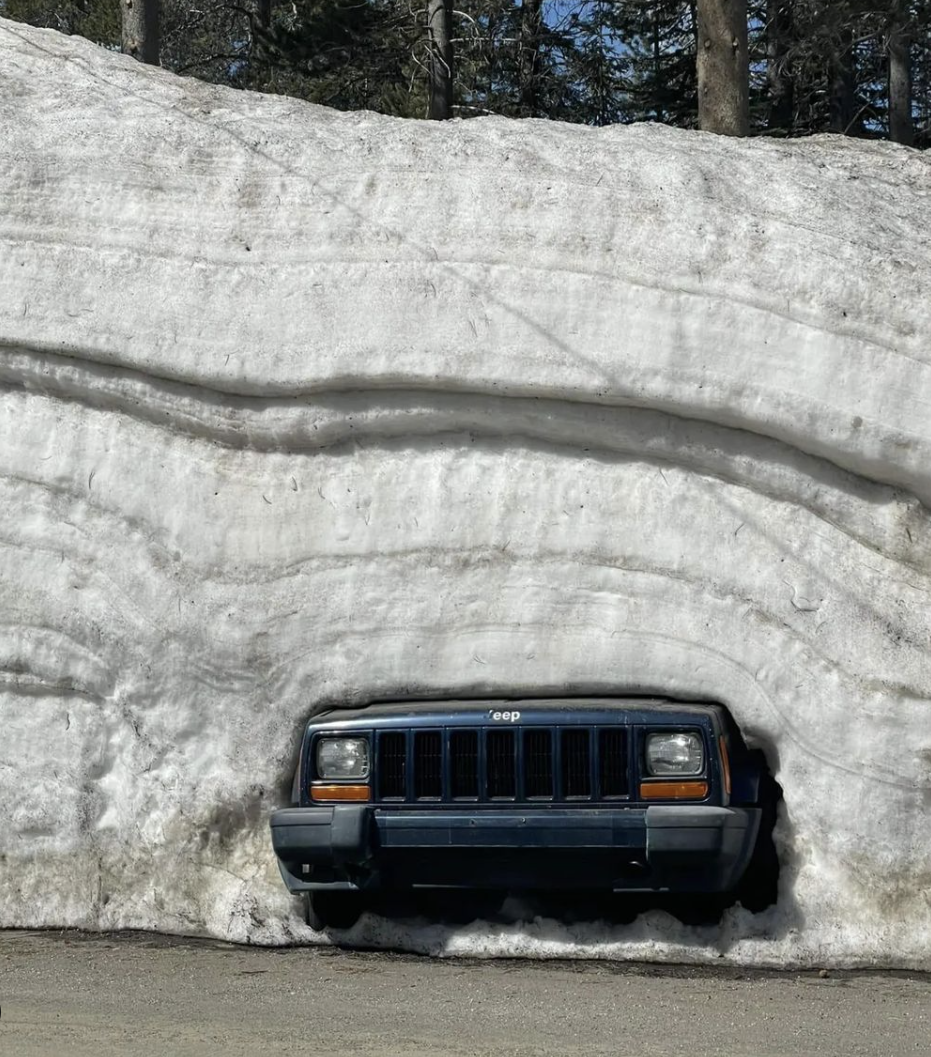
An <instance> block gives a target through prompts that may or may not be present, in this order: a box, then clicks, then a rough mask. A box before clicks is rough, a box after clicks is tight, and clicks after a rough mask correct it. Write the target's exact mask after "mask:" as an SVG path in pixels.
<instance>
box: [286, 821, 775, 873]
mask: <svg viewBox="0 0 931 1057" xmlns="http://www.w3.org/2000/svg"><path fill="white" fill-rule="evenodd" d="M759 820H760V812H759V809H757V808H729V807H728V808H725V807H711V806H704V805H667V804H663V805H655V806H650V807H643V808H634V807H631V808H615V807H592V808H571V809H558V808H543V809H541V808H530V807H528V808H510V809H506V810H500V809H495V810H472V811H465V810H462V809H460V808H453V809H438V810H416V809H404V810H398V809H389V808H380V807H374V806H372V805H368V804H338V805H334V806H332V807H322V806H321V807H302V808H285V809H283V810H280V811H276V812H275V813H274V814H273V815H272V818H271V830H272V844H273V846H274V849H275V853H276V855H277V856H278V860H279V865H280V867H281V874H282V877H283V878H284V880H285V883H286V884H287V886H288V888H289V889H290V890H291V891H292V892H301V891H309V890H313V889H321V888H378V887H387V888H391V887H408V886H411V885H431V884H436V885H443V886H448V885H453V886H459V887H466V888H473V887H485V888H566V887H570V888H579V887H588V888H601V887H609V888H613V889H620V890H629V891H682V892H688V891H700V892H721V891H727V890H729V889H731V888H733V887H734V886H735V885H736V883H737V882H738V881H739V879H740V877H741V875H742V874H743V872H744V870H745V869H746V866H747V863H748V862H749V860H750V856H751V854H752V852H753V846H754V843H755V841H756V836H757V831H758V829H759Z"/></svg>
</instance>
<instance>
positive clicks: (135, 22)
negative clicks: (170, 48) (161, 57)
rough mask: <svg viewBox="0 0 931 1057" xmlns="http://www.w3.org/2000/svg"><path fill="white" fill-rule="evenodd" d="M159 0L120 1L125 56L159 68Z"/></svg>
mask: <svg viewBox="0 0 931 1057" xmlns="http://www.w3.org/2000/svg"><path fill="white" fill-rule="evenodd" d="M158 5H159V0H120V7H121V9H122V17H123V42H122V50H123V53H124V54H125V55H132V56H133V58H135V59H139V60H141V61H142V62H147V63H149V64H150V65H151V66H158V50H159V18H158V14H159V12H158Z"/></svg>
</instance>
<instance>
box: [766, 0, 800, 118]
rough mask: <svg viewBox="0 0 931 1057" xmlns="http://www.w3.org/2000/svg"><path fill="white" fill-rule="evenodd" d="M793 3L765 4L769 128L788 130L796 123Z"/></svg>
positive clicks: (785, 0) (782, 0) (770, 0)
mask: <svg viewBox="0 0 931 1057" xmlns="http://www.w3.org/2000/svg"><path fill="white" fill-rule="evenodd" d="M793 21H794V20H793V18H792V0H767V3H766V80H767V83H768V85H769V119H768V121H767V125H768V127H769V128H770V129H783V130H785V131H786V132H789V131H791V129H792V126H793V124H794V121H795V79H794V77H793V76H792V72H791V70H790V69H789V57H788V53H789V46H790V44H791V41H792V31H793Z"/></svg>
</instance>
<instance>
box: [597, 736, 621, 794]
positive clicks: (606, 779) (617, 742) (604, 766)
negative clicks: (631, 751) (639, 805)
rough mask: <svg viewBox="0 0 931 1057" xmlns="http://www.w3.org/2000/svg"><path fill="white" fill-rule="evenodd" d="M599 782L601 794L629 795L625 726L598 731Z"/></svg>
mask: <svg viewBox="0 0 931 1057" xmlns="http://www.w3.org/2000/svg"><path fill="white" fill-rule="evenodd" d="M598 784H599V792H600V794H601V796H627V793H628V786H627V731H626V730H624V728H623V727H607V728H602V729H601V730H599V731H598Z"/></svg>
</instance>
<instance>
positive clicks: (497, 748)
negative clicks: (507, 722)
mask: <svg viewBox="0 0 931 1057" xmlns="http://www.w3.org/2000/svg"><path fill="white" fill-rule="evenodd" d="M514 746H515V740H514V731H513V730H489V731H488V740H487V742H486V753H487V767H488V797H489V799H491V800H513V799H514V798H515V797H516V796H517V768H516V766H515V761H514Z"/></svg>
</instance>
